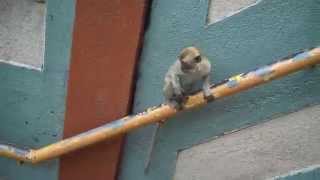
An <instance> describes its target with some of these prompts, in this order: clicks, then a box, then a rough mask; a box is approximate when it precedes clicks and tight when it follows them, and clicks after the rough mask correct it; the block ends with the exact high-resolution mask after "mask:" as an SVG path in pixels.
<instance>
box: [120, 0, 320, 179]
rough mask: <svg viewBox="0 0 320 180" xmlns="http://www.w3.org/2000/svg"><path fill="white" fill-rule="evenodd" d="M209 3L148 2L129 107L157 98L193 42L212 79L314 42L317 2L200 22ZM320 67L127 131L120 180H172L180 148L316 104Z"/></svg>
mask: <svg viewBox="0 0 320 180" xmlns="http://www.w3.org/2000/svg"><path fill="white" fill-rule="evenodd" d="M207 9H208V0H194V1H184V0H175V1H171V0H154V1H153V5H152V11H151V17H150V18H151V21H150V24H149V27H148V29H147V32H146V35H145V36H146V37H145V41H144V47H143V52H142V57H141V59H140V66H139V76H138V82H137V88H136V93H135V102H134V112H140V111H142V110H143V109H145V108H147V107H149V106H153V105H157V104H159V103H161V102H163V100H164V98H163V96H162V92H161V90H162V83H163V81H162V79H163V77H164V75H165V73H166V71H167V69H168V68H169V66H170V65H171V64H172V63H173V62H174V61H175V59H176V57H177V55H178V53H179V51H180V50H181V49H182V48H183V47H185V46H189V45H195V46H198V47H200V48H201V49H202V50H203V52H204V53H205V54H206V55H207V56H208V57H209V59H210V60H211V62H212V64H213V66H214V74H213V77H212V80H213V81H214V82H217V81H220V80H222V79H224V78H227V77H229V76H230V75H235V74H238V73H241V72H246V71H248V70H251V69H254V68H256V67H258V66H262V65H265V64H268V63H270V62H272V61H274V60H276V59H279V58H282V57H285V56H287V55H288V54H290V53H294V52H296V51H299V50H301V49H305V48H309V47H312V46H317V45H319V44H320V33H319V32H320V21H319V18H320V2H319V1H318V0H305V1H300V0H290V1H283V0H263V1H261V2H260V3H259V4H258V5H256V6H253V7H250V8H248V9H247V10H245V11H242V12H241V13H239V14H236V15H235V16H232V17H230V18H227V19H225V20H224V21H220V22H218V23H215V24H212V25H209V26H208V25H206V16H207V13H208V12H207ZM319 76H320V71H319V69H313V70H306V71H302V72H299V73H296V74H295V75H291V76H290V77H287V78H284V79H282V80H278V81H275V82H272V83H271V84H268V85H264V86H262V87H259V88H256V89H253V90H250V91H248V92H245V93H242V94H239V95H236V96H233V97H231V98H226V99H224V100H220V101H217V102H215V103H213V104H211V105H209V106H207V107H205V108H203V109H198V110H194V111H192V112H188V113H184V114H181V115H179V116H178V117H175V118H173V119H172V120H171V121H169V122H168V123H166V124H165V125H164V126H163V127H161V128H160V129H159V131H158V133H157V135H156V141H155V147H154V150H153V153H152V155H151V163H150V168H149V171H148V172H147V173H146V172H145V171H144V170H145V169H144V168H145V164H146V161H147V159H148V158H149V149H150V144H151V139H152V138H151V137H152V134H153V132H154V130H155V126H152V125H151V126H148V127H146V128H143V129H139V130H136V131H134V132H133V133H130V134H129V135H128V137H127V143H126V145H125V152H124V157H123V161H122V167H121V173H120V179H121V180H131V179H132V180H133V179H139V180H163V179H172V177H173V174H174V171H175V161H176V156H177V153H178V151H179V150H181V149H185V148H188V147H190V146H192V145H194V144H198V143H200V142H202V141H206V140H208V139H212V138H213V137H215V136H219V135H222V134H223V133H224V132H226V131H231V130H234V129H238V128H241V127H246V126H250V125H252V124H256V123H259V122H262V121H265V120H267V119H270V118H273V117H276V116H279V115H281V114H287V113H289V112H292V111H296V110H298V109H301V108H302V107H305V106H308V105H311V104H318V103H319V102H320V91H319V88H320V85H319Z"/></svg>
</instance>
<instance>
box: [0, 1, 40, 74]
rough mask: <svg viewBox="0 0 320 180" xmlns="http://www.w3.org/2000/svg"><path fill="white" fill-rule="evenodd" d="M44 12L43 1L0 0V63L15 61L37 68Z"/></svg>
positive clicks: (38, 66)
mask: <svg viewBox="0 0 320 180" xmlns="http://www.w3.org/2000/svg"><path fill="white" fill-rule="evenodd" d="M45 14H46V4H45V3H38V2H37V1H35V0H0V62H7V63H8V62H10V63H12V64H14V63H13V62H18V63H20V64H26V65H29V66H31V67H34V68H38V69H40V68H41V66H42V65H43V58H44V41H45V33H44V32H45V20H46V19H45ZM16 65H18V64H17V63H16Z"/></svg>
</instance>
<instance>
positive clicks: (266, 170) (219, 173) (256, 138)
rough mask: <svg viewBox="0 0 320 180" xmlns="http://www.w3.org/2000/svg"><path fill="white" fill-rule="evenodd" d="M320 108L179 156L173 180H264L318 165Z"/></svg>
mask: <svg viewBox="0 0 320 180" xmlns="http://www.w3.org/2000/svg"><path fill="white" fill-rule="evenodd" d="M319 132H320V106H315V107H310V108H306V109H303V110H301V111H298V112H295V113H291V114H289V115H287V116H283V117H280V118H276V119H273V120H272V121H268V122H266V123H262V124H259V125H257V126H252V127H250V128H247V129H243V130H241V131H238V132H235V133H231V134H228V135H225V136H222V137H220V138H218V139H215V140H212V141H209V142H207V143H204V144H200V145H197V146H194V147H192V148H190V149H186V150H184V151H182V152H180V153H179V156H178V160H177V167H176V174H175V178H174V179H175V180H196V179H201V180H212V179H219V180H224V179H225V180H260V179H261V180H263V179H267V178H271V177H273V176H278V175H281V174H284V173H286V172H289V171H291V170H297V169H301V168H304V167H307V166H310V165H314V164H320V151H319V149H320V136H319Z"/></svg>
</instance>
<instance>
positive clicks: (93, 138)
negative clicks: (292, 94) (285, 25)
mask: <svg viewBox="0 0 320 180" xmlns="http://www.w3.org/2000/svg"><path fill="white" fill-rule="evenodd" d="M317 64H320V47H318V48H313V49H310V50H307V51H302V52H299V53H296V54H294V55H292V56H289V57H287V58H284V59H282V60H280V61H277V62H275V63H273V64H270V65H266V66H263V67H261V68H258V69H256V70H253V71H250V72H247V73H242V74H239V75H236V76H233V77H231V78H229V79H226V80H224V81H222V82H221V83H219V84H216V85H214V86H212V87H211V93H212V95H213V96H214V97H215V99H220V98H223V97H227V96H231V95H233V94H236V93H239V92H242V91H245V90H248V89H251V88H254V87H256V86H258V85H261V84H265V83H267V82H270V81H272V80H275V79H278V78H281V77H284V76H287V75H289V74H292V73H294V72H297V71H300V70H303V69H305V68H309V67H312V66H315V65H317ZM206 104H207V102H206V101H205V100H204V99H203V94H202V92H198V93H196V94H194V95H192V96H190V97H189V99H188V101H187V102H186V104H185V107H184V109H183V110H182V111H186V110H190V109H193V108H196V107H201V106H203V105H206ZM177 113H179V111H177V110H175V109H174V108H171V107H170V106H168V105H166V104H161V105H159V106H156V107H151V108H148V109H147V110H146V111H144V112H142V113H139V114H136V115H130V116H126V117H124V118H121V119H119V120H116V121H113V122H112V123H108V124H105V125H103V126H100V127H97V128H95V129H92V130H89V131H87V132H83V133H81V134H79V135H76V136H73V137H70V138H67V139H64V140H62V141H59V142H56V143H54V144H51V145H48V146H45V147H43V148H40V149H37V150H33V149H31V150H23V149H19V148H16V147H14V146H11V145H5V144H0V156H5V157H8V158H13V159H16V160H18V161H22V162H30V163H39V162H42V161H45V160H49V159H53V158H56V157H59V156H61V155H64V154H67V153H70V152H72V151H75V150H78V149H81V148H84V147H87V146H90V145H92V144H96V143H98V142H101V141H104V140H107V139H110V138H113V137H115V136H118V135H122V134H125V133H127V132H130V131H132V130H134V129H137V128H140V127H143V126H146V125H148V124H151V123H157V122H162V121H165V120H168V118H170V117H172V116H174V115H176V114H177Z"/></svg>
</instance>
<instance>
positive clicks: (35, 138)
mask: <svg viewBox="0 0 320 180" xmlns="http://www.w3.org/2000/svg"><path fill="white" fill-rule="evenodd" d="M74 6H75V1H74V0H68V1H52V0H50V1H48V6H47V27H46V51H45V63H44V69H43V71H42V72H40V71H35V70H29V69H24V68H19V67H14V66H11V65H7V64H0V84H1V85H0V120H1V125H0V140H1V141H2V142H10V143H14V144H17V145H19V147H23V146H25V147H32V148H38V147H41V146H43V145H46V144H49V143H52V142H55V141H57V140H59V139H61V137H62V130H63V121H64V111H65V96H66V85H67V84H66V83H67V76H68V69H69V59H70V49H71V39H72V27H73V19H74ZM0 167H1V168H0V179H1V180H6V179H8V180H29V179H30V180H43V179H46V180H56V179H57V176H58V172H57V171H58V161H57V160H53V161H50V162H46V163H43V164H40V165H34V166H33V165H28V164H24V165H18V163H17V162H15V161H13V160H9V159H5V158H0Z"/></svg>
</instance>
